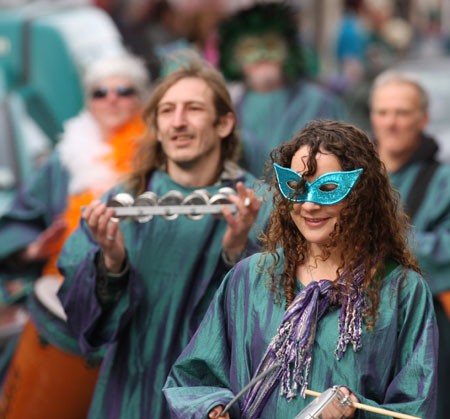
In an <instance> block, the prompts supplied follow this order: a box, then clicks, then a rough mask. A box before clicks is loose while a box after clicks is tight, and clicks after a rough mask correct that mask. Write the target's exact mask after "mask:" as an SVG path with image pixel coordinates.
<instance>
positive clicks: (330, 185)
mask: <svg viewBox="0 0 450 419" xmlns="http://www.w3.org/2000/svg"><path fill="white" fill-rule="evenodd" d="M337 187H338V185H336V184H335V183H326V184H325V185H322V186H321V187H320V188H319V189H320V190H321V191H322V192H331V191H334V190H335V189H337Z"/></svg>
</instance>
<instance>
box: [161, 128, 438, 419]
mask: <svg viewBox="0 0 450 419" xmlns="http://www.w3.org/2000/svg"><path fill="white" fill-rule="evenodd" d="M271 157H272V166H273V168H274V171H273V172H272V173H273V176H272V179H271V181H270V182H271V187H272V189H273V191H274V202H273V204H274V210H273V212H272V215H271V219H270V228H269V230H268V232H267V234H266V235H265V237H264V242H265V245H266V247H265V250H264V252H262V253H260V254H257V255H254V256H252V257H250V258H247V259H245V260H243V261H242V262H240V263H239V264H238V265H236V266H235V267H234V268H233V270H232V271H230V273H229V274H228V275H227V277H226V278H225V280H224V282H223V284H222V286H221V288H220V289H219V290H218V292H217V294H216V296H215V299H214V301H213V303H212V305H211V306H210V308H209V310H208V313H207V314H206V316H205V319H204V321H203V322H202V324H201V326H200V328H199V330H198V331H197V334H196V335H195V336H194V338H193V340H192V341H191V342H190V344H189V346H188V347H187V348H186V349H185V351H184V352H183V354H182V355H181V357H180V358H179V359H178V361H177V362H176V364H175V365H174V367H173V368H172V371H171V374H170V375H169V378H168V380H167V382H166V386H165V390H164V392H165V396H166V399H167V400H168V402H169V405H170V408H171V411H172V415H173V417H176V418H178V417H184V418H185V417H190V418H197V417H198V418H201V417H209V418H215V417H219V415H220V414H221V412H222V411H223V408H224V406H226V405H227V404H228V403H229V402H230V401H231V400H232V399H233V397H234V395H235V394H237V393H238V392H239V391H240V390H241V389H242V388H243V387H245V386H246V385H247V384H248V383H249V382H250V381H251V380H252V378H254V377H256V376H258V375H259V374H261V373H264V372H268V374H267V375H265V377H264V378H262V379H260V380H259V381H257V382H256V384H255V385H254V386H253V387H252V388H250V389H249V390H248V391H247V392H246V393H245V395H244V396H243V397H242V398H241V399H240V400H239V401H238V402H236V403H235V404H234V405H233V406H232V407H231V408H230V409H229V411H227V412H226V413H225V415H224V417H228V418H230V417H231V418H240V417H242V418H261V419H263V418H287V419H291V418H294V417H295V416H296V415H297V414H298V413H299V412H301V411H302V410H303V409H304V408H305V407H306V406H307V405H308V404H309V403H310V402H311V400H312V399H311V398H310V397H309V396H307V395H306V390H307V389H311V390H314V391H317V392H324V391H325V390H326V389H328V388H330V387H332V386H335V385H336V386H339V387H340V390H341V391H342V393H343V394H344V395H345V396H346V399H347V400H350V401H351V402H360V403H363V404H366V405H370V406H372V407H375V408H383V409H388V410H391V411H394V412H401V413H404V414H409V415H413V416H417V417H422V418H432V417H434V414H435V397H436V374H435V371H436V359H437V358H436V348H437V329H436V324H435V316H434V311H433V305H432V300H431V294H430V291H429V288H428V285H427V284H426V282H425V280H424V279H423V278H422V276H421V274H420V269H419V267H418V264H417V261H416V259H415V258H414V256H413V255H412V253H411V251H410V249H409V247H408V242H407V237H408V229H409V224H408V220H407V218H406V217H405V215H404V214H403V212H402V211H401V210H400V208H399V203H398V202H399V201H398V199H399V198H398V194H397V193H396V192H394V191H393V190H392V188H391V186H390V184H389V181H388V177H387V174H386V171H385V168H384V166H383V164H382V163H381V162H380V160H379V158H378V156H377V153H376V151H375V149H374V147H373V145H372V144H371V142H370V141H369V139H368V138H367V136H366V135H365V134H364V133H363V132H362V131H361V130H359V129H358V128H356V127H354V126H352V125H348V124H344V123H341V122H334V121H315V122H312V123H310V124H309V125H308V126H307V127H306V128H304V129H303V130H301V131H300V132H299V133H298V134H297V135H296V136H295V137H294V139H293V140H292V141H290V142H288V143H283V144H281V145H280V146H279V147H278V148H277V149H275V150H274V151H273V152H272V154H271ZM339 407H340V408H339ZM333 409H334V410H333ZM323 417H327V418H340V417H347V418H353V417H357V418H369V417H370V418H372V417H373V418H377V417H379V416H378V414H375V413H369V412H367V411H364V410H356V409H355V407H354V406H352V405H350V406H347V405H345V404H343V406H334V405H330V408H329V410H328V413H327V414H324V416H323Z"/></svg>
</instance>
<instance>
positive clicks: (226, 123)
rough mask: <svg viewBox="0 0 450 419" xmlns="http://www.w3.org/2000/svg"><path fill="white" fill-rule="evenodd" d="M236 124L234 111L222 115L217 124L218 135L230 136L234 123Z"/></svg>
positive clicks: (221, 136) (222, 136)
mask: <svg viewBox="0 0 450 419" xmlns="http://www.w3.org/2000/svg"><path fill="white" fill-rule="evenodd" d="M235 124H236V118H235V116H234V115H233V113H232V112H227V113H226V114H225V115H223V116H221V117H220V119H219V122H218V123H217V125H216V131H217V135H218V136H219V137H220V138H226V137H228V136H229V135H230V134H231V132H232V131H233V128H234V125H235Z"/></svg>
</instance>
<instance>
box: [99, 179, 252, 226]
mask: <svg viewBox="0 0 450 419" xmlns="http://www.w3.org/2000/svg"><path fill="white" fill-rule="evenodd" d="M235 194H236V192H235V191H234V189H232V188H229V187H224V188H221V189H219V190H218V192H217V193H216V194H214V195H212V196H211V195H210V194H209V192H208V191H207V190H205V189H197V190H195V191H193V192H192V193H191V194H189V195H188V196H186V197H184V196H183V194H182V193H181V192H179V191H176V190H173V191H169V192H167V193H166V194H165V195H164V196H162V197H161V198H158V196H157V195H156V194H155V193H154V192H151V191H148V192H144V193H143V194H141V195H139V196H138V197H137V198H136V200H135V199H134V198H133V197H132V196H131V195H130V194H127V193H119V194H117V195H115V196H114V197H113V198H112V199H111V200H110V201H108V203H107V206H108V207H109V208H114V216H115V217H116V218H117V219H123V218H132V219H134V220H136V221H138V222H140V223H146V222H148V221H150V220H151V219H152V218H153V217H154V216H155V215H159V216H161V217H163V218H165V219H166V220H174V219H176V218H177V217H178V216H179V215H185V216H187V217H188V218H190V219H191V220H199V219H201V218H203V216H204V215H205V214H212V215H214V216H221V215H222V208H223V206H224V205H226V206H227V207H228V208H229V209H230V211H231V212H233V213H235V212H237V207H236V205H235V204H233V203H231V201H230V200H229V199H228V197H229V196H230V195H235ZM246 204H247V201H246ZM248 205H249V200H248ZM248 205H247V206H248Z"/></svg>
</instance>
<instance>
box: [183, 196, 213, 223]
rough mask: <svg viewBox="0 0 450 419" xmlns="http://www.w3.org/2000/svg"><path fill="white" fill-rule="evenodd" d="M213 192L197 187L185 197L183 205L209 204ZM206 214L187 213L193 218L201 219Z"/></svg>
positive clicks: (187, 215)
mask: <svg viewBox="0 0 450 419" xmlns="http://www.w3.org/2000/svg"><path fill="white" fill-rule="evenodd" d="M210 197H211V194H210V193H209V192H208V191H207V190H206V189H196V190H195V191H194V192H192V193H190V194H189V195H188V196H186V198H184V200H183V203H182V205H208V202H209V199H210ZM204 216H205V214H186V217H188V218H189V219H191V220H200V219H202V218H203V217H204Z"/></svg>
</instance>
